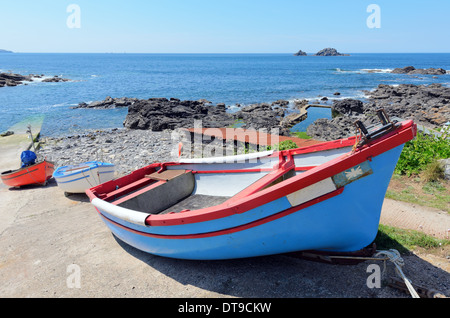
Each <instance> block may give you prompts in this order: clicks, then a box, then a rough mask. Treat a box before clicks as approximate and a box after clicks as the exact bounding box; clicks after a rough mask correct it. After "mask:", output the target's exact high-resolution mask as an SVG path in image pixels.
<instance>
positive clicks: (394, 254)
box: [375, 249, 420, 298]
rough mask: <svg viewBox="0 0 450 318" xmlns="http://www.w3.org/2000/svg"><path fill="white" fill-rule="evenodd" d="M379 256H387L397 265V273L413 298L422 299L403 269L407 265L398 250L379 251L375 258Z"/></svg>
mask: <svg viewBox="0 0 450 318" xmlns="http://www.w3.org/2000/svg"><path fill="white" fill-rule="evenodd" d="M377 256H386V257H387V258H388V259H389V261H391V262H392V263H393V264H394V265H395V272H396V273H397V275H399V276H400V277H401V278H402V279H403V281H404V282H405V285H406V287H407V288H408V291H409V293H410V294H411V296H412V298H420V296H419V295H418V294H417V292H416V290H415V289H414V287H413V286H412V285H411V282H410V281H409V279H408V278H407V277H406V276H405V274H404V273H403V271H402V267H403V266H404V265H405V261H404V260H403V258H401V256H400V253H399V252H398V251H397V250H394V249H391V250H389V251H379V252H378V253H376V254H375V257H377Z"/></svg>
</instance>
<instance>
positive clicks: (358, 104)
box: [307, 84, 450, 141]
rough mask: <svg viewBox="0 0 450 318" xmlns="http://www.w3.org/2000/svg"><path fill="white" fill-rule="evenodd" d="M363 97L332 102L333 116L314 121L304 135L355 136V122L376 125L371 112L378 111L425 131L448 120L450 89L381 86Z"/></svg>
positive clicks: (437, 86) (449, 119) (430, 86)
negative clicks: (409, 121)
mask: <svg viewBox="0 0 450 318" xmlns="http://www.w3.org/2000/svg"><path fill="white" fill-rule="evenodd" d="M366 94H367V95H368V96H367V97H368V100H367V102H364V103H363V102H362V101H359V100H352V99H346V100H343V101H335V103H334V105H333V107H332V109H333V111H334V115H335V116H336V115H337V117H335V118H333V119H331V120H327V119H319V120H317V121H316V122H314V123H313V124H312V125H310V126H309V127H308V129H307V132H308V135H309V136H311V137H312V138H314V139H317V140H327V141H328V140H334V139H339V138H346V137H349V136H351V135H353V134H354V133H355V131H354V125H353V123H354V122H355V121H356V120H361V121H362V122H363V123H364V124H365V125H366V126H370V125H373V124H378V123H379V121H378V118H377V116H376V114H375V113H376V110H378V109H381V108H383V109H384V110H385V111H386V113H387V114H388V116H389V117H390V118H391V119H399V120H408V119H412V120H414V121H415V122H416V123H417V124H418V125H419V126H424V127H427V128H439V127H441V126H442V125H444V124H445V123H447V122H449V121H450V88H449V87H444V86H442V85H441V84H430V85H413V84H402V85H399V86H390V85H383V84H381V85H379V86H378V87H377V88H376V89H375V90H374V91H371V92H366Z"/></svg>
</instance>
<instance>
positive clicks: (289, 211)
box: [97, 188, 344, 240]
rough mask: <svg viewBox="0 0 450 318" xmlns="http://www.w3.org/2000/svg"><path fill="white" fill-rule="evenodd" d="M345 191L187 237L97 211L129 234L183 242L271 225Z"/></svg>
mask: <svg viewBox="0 0 450 318" xmlns="http://www.w3.org/2000/svg"><path fill="white" fill-rule="evenodd" d="M343 191H344V188H340V189H338V190H336V191H333V192H331V193H328V194H325V195H323V196H320V197H318V198H315V199H313V200H311V201H308V202H305V203H303V204H301V205H298V206H296V207H292V208H290V209H287V210H284V211H282V212H279V213H276V214H274V215H270V216H267V217H265V218H262V219H259V220H256V221H253V222H250V223H247V224H242V225H239V226H236V227H232V228H228V229H224V230H219V231H214V232H209V233H198V234H186V235H161V234H151V233H146V232H142V231H137V230H134V229H131V228H129V227H126V226H124V225H122V224H119V223H117V222H115V221H113V220H111V219H109V218H107V217H106V216H105V215H103V214H102V213H101V212H99V211H98V209H97V211H98V212H99V213H100V216H101V217H102V218H103V219H105V220H106V221H108V222H110V223H112V224H114V225H115V226H118V227H120V228H122V229H124V230H126V231H129V232H132V233H134V234H137V235H142V236H147V237H152V238H159V239H173V240H175V239H177V240H182V239H199V238H206V237H214V236H221V235H226V234H233V233H236V232H240V231H244V230H247V229H250V228H253V227H257V226H260V225H262V224H265V223H269V222H272V221H275V220H277V219H280V218H283V217H285V216H287V215H290V214H293V213H295V212H298V211H300V210H303V209H305V208H308V207H310V206H312V205H315V204H317V203H320V202H322V201H325V200H328V199H331V198H333V197H335V196H338V195H340V194H341V193H342V192H343Z"/></svg>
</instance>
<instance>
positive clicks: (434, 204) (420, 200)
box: [386, 175, 450, 213]
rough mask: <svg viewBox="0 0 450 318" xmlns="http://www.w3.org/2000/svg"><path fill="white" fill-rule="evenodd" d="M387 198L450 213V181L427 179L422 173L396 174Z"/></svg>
mask: <svg viewBox="0 0 450 318" xmlns="http://www.w3.org/2000/svg"><path fill="white" fill-rule="evenodd" d="M386 198H389V199H393V200H397V201H404V202H409V203H413V204H418V205H421V206H426V207H431V208H435V209H439V210H441V211H445V212H447V213H450V181H448V180H443V179H441V180H437V181H426V178H424V177H423V176H421V175H414V176H411V177H408V176H401V175H394V176H393V177H392V180H391V183H390V184H389V188H388V191H387V193H386Z"/></svg>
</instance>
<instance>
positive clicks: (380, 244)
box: [375, 225, 450, 254]
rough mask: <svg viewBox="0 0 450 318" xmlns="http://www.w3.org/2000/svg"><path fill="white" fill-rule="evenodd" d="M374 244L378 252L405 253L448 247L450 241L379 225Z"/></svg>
mask: <svg viewBox="0 0 450 318" xmlns="http://www.w3.org/2000/svg"><path fill="white" fill-rule="evenodd" d="M375 244H376V246H377V249H379V250H387V249H396V250H398V251H399V252H400V253H403V254H404V253H407V252H408V251H409V250H413V249H416V248H424V249H436V248H441V247H445V246H449V245H450V240H441V239H437V238H434V237H432V236H429V235H426V234H423V233H421V232H419V231H414V230H403V229H398V228H395V227H391V226H387V225H380V227H379V230H378V235H377V237H376V239H375Z"/></svg>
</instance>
